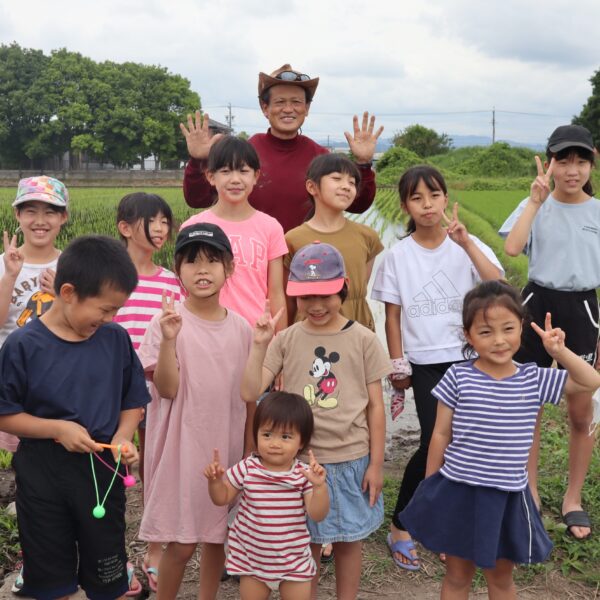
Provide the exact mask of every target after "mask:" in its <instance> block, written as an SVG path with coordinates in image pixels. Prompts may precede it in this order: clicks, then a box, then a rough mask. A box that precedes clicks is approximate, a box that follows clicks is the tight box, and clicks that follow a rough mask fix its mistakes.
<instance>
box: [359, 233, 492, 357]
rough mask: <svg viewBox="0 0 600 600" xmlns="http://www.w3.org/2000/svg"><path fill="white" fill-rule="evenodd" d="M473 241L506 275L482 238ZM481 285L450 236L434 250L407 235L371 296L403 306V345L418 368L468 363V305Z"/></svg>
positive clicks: (387, 260)
mask: <svg viewBox="0 0 600 600" xmlns="http://www.w3.org/2000/svg"><path fill="white" fill-rule="evenodd" d="M470 238H471V239H472V240H473V241H474V242H475V244H477V246H478V247H479V248H480V249H481V251H482V252H483V253H484V254H485V255H486V257H487V258H489V260H490V261H491V262H492V263H493V264H494V265H496V266H497V267H498V268H499V269H500V270H501V272H502V274H504V269H502V265H501V264H500V262H499V261H498V259H497V258H496V256H495V254H494V253H493V252H492V250H491V248H489V247H488V246H486V245H485V244H484V243H483V242H481V241H480V240H479V239H478V238H476V237H475V236H473V235H471V236H470ZM479 281H480V277H479V274H478V273H477V270H476V269H475V267H474V266H473V263H472V262H471V259H470V258H469V256H468V255H467V253H466V252H465V251H464V250H463V249H462V248H461V247H460V246H459V245H458V244H456V243H454V242H453V241H452V240H451V239H450V238H449V237H446V238H445V240H444V241H443V242H442V243H441V244H440V245H439V246H438V247H437V248H434V249H433V250H430V249H428V248H424V247H423V246H420V245H419V244H417V243H416V242H415V241H414V240H413V238H412V237H411V236H407V237H405V238H404V239H402V240H400V242H398V243H397V244H396V245H395V246H393V247H392V248H391V249H390V250H389V251H388V252H387V253H386V254H385V256H384V257H383V261H382V263H381V265H380V267H379V269H378V271H377V275H376V276H375V281H374V283H373V291H372V292H371V298H373V299H374V300H381V301H382V302H389V303H391V304H397V305H399V306H401V307H402V313H401V314H402V317H401V327H402V345H403V348H404V353H405V355H406V357H407V358H408V359H409V360H410V361H411V362H413V363H415V364H421V365H422V364H435V363H443V362H452V361H457V360H463V359H464V357H463V354H462V345H463V343H464V339H463V335H462V315H461V312H462V304H463V298H464V296H465V294H466V293H467V292H468V291H469V290H470V289H471V288H473V287H474V286H475V285H476V284H477V283H478V282H479Z"/></svg>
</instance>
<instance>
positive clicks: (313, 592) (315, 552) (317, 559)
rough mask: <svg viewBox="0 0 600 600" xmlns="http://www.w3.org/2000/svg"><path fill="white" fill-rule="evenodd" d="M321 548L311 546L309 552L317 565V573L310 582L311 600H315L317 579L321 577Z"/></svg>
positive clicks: (318, 545) (319, 545) (314, 545)
mask: <svg viewBox="0 0 600 600" xmlns="http://www.w3.org/2000/svg"><path fill="white" fill-rule="evenodd" d="M321 548H322V544H311V545H310V551H311V553H312V557H313V559H314V561H315V563H317V572H316V573H315V576H314V577H313V578H312V580H311V582H310V597H311V600H317V588H318V587H319V578H320V577H321Z"/></svg>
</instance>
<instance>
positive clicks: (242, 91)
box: [0, 0, 600, 144]
mask: <svg viewBox="0 0 600 600" xmlns="http://www.w3.org/2000/svg"><path fill="white" fill-rule="evenodd" d="M598 23H600V1H599V0H576V1H573V0H570V1H568V0H544V1H540V0H502V1H498V0H497V1H492V2H484V1H482V0H421V1H420V2H416V1H415V0H411V1H408V0H369V1H364V0H361V1H355V0H345V1H340V0H318V1H317V0H301V1H300V0H218V1H217V0H212V1H206V0H169V1H167V0H95V1H94V2H91V1H90V0H79V1H78V2H66V1H64V0H52V2H48V1H47V0H44V1H41V0H33V1H28V0H23V1H21V2H15V1H14V0H0V41H1V42H2V43H11V42H13V41H15V42H17V43H18V44H19V45H21V46H22V47H26V48H36V49H41V50H43V51H44V52H45V53H49V52H50V51H51V50H53V49H57V48H61V47H65V48H67V49H68V50H70V51H76V52H80V53H81V54H83V55H85V56H88V57H90V58H92V59H94V60H96V61H103V60H112V61H115V62H125V61H134V62H140V63H145V64H155V65H161V66H163V67H166V68H167V69H169V71H171V72H172V73H177V74H180V75H182V76H184V77H186V78H187V79H189V81H190V82H191V87H192V89H193V90H194V91H196V92H198V94H199V95H200V97H201V102H202V107H203V110H205V111H206V112H208V113H209V114H210V116H211V117H212V118H214V119H216V120H218V121H222V122H224V121H225V114H226V112H227V110H228V109H227V108H226V106H227V105H228V104H229V103H231V105H232V114H233V115H234V122H233V124H234V128H235V129H236V131H238V132H239V131H242V130H244V131H246V132H247V133H249V134H252V133H256V132H260V131H265V130H266V127H267V122H266V120H265V118H264V116H263V115H262V113H261V112H260V110H259V106H258V101H257V83H258V73H259V72H260V71H264V72H267V73H270V72H271V71H273V70H275V69H276V68H278V67H279V66H281V65H282V64H284V63H291V65H292V66H293V67H294V69H296V70H298V71H301V72H303V73H307V74H309V75H310V76H311V77H316V76H318V77H320V83H319V88H318V90H317V92H316V95H315V98H314V102H313V104H312V106H311V110H310V115H309V117H308V119H307V120H306V122H305V125H304V127H303V133H305V134H306V135H309V136H310V137H313V138H315V139H317V140H326V139H327V137H328V136H329V139H330V140H332V141H334V140H335V141H339V140H343V132H344V131H345V130H350V129H351V127H352V115H353V114H356V113H362V111H364V110H368V111H370V112H371V113H373V114H375V115H376V116H377V123H378V124H381V125H383V126H384V127H385V131H384V133H383V134H382V136H383V137H392V136H393V135H394V133H396V132H398V131H399V130H401V129H403V128H405V127H407V126H408V125H411V124H414V123H420V124H422V125H425V126H427V127H431V128H433V129H435V130H436V131H438V132H439V133H447V134H449V135H453V134H454V135H481V136H491V134H492V109H493V108H494V107H495V109H496V114H495V119H496V138H497V139H509V140H513V141H517V142H523V143H535V144H545V141H546V139H547V137H548V136H549V134H550V133H551V132H552V130H553V129H554V128H555V127H557V126H558V125H561V124H564V123H567V122H570V120H571V118H572V117H573V116H574V115H577V114H579V113H580V111H581V109H582V107H583V105H584V104H585V102H586V101H587V99H588V97H589V96H590V95H591V91H592V90H591V84H590V82H589V79H590V77H591V76H592V75H593V74H594V72H595V71H597V70H598V69H599V68H600V51H599V44H598V29H597V28H598ZM522 113H528V114H522Z"/></svg>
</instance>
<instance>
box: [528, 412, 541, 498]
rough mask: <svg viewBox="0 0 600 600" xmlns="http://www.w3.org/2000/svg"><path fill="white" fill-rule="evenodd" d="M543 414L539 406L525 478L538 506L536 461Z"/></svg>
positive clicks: (538, 458) (538, 456) (537, 459)
mask: <svg viewBox="0 0 600 600" xmlns="http://www.w3.org/2000/svg"><path fill="white" fill-rule="evenodd" d="M543 414H544V407H542V408H540V412H539V413H538V416H537V420H536V422H535V430H534V432H533V444H532V445H531V450H530V451H529V458H528V460H527V478H528V479H529V491H530V492H531V495H532V496H533V501H534V502H535V505H536V506H537V507H538V508H540V507H541V505H542V503H541V500H540V493H539V492H538V462H539V460H540V435H541V425H542V415H543Z"/></svg>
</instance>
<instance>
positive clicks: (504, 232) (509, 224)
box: [498, 196, 531, 255]
mask: <svg viewBox="0 0 600 600" xmlns="http://www.w3.org/2000/svg"><path fill="white" fill-rule="evenodd" d="M528 200H529V196H527V198H525V200H521V202H519V205H518V206H517V208H515V210H513V211H512V212H511V213H510V215H508V217H507V219H506V221H504V223H502V225H501V226H500V229H498V235H499V236H500V237H501V238H504V239H506V238H507V236H508V234H509V233H510V232H511V231H512V228H513V227H514V226H515V223H516V222H517V220H518V218H519V217H520V216H521V213H522V212H523V210H525V206H526V205H527V201H528ZM530 246H531V232H529V237H528V239H527V244H525V247H524V248H523V254H527V255H528V254H529V248H530Z"/></svg>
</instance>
